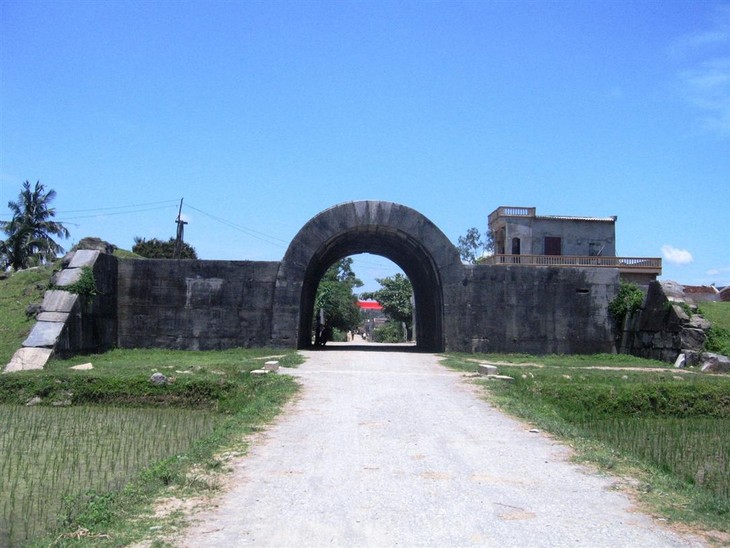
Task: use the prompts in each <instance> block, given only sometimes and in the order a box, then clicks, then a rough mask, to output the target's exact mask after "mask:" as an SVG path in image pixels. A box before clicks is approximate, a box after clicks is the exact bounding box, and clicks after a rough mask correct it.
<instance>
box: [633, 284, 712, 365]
mask: <svg viewBox="0 0 730 548" xmlns="http://www.w3.org/2000/svg"><path fill="white" fill-rule="evenodd" d="M692 304H693V303H692V302H691V300H690V299H688V298H687V297H686V296H685V294H684V291H683V288H682V286H681V285H679V284H678V283H676V282H672V281H654V282H651V283H650V284H649V288H648V291H647V293H646V297H645V298H644V302H643V305H642V307H641V308H640V309H639V310H638V311H636V312H635V313H634V314H632V315H630V316H629V317H628V318H626V321H625V322H624V326H623V332H622V334H621V343H620V350H621V352H622V353H625V354H633V355H634V356H639V357H641V358H649V359H654V360H660V361H664V362H670V363H674V362H675V360H676V359H677V356H679V354H680V353H682V352H685V351H686V352H696V353H699V352H701V351H702V349H703V346H704V344H705V340H706V335H705V330H706V329H708V328H709V326H710V323H709V322H708V321H707V320H705V319H704V318H702V317H701V316H699V315H698V314H694V313H693V311H692V308H691V305H692Z"/></svg>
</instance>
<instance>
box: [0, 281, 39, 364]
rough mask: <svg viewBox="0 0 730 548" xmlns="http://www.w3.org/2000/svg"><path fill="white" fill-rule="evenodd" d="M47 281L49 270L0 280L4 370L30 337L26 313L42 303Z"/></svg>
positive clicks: (0, 347)
mask: <svg viewBox="0 0 730 548" xmlns="http://www.w3.org/2000/svg"><path fill="white" fill-rule="evenodd" d="M50 281H51V268H50V267H39V268H36V269H32V270H24V271H22V272H17V273H14V274H10V277H9V278H7V279H5V280H0V314H1V315H2V320H1V321H0V367H5V364H6V363H8V362H9V361H10V358H12V357H13V354H14V353H15V351H16V350H17V349H18V348H20V345H21V343H22V342H23V340H25V338H26V337H27V336H28V333H30V329H31V327H33V324H34V323H35V319H32V318H28V317H27V316H26V315H25V309H26V307H27V306H28V305H29V304H31V303H40V302H41V301H42V300H43V294H44V293H45V291H46V288H47V287H48V284H49V283H50Z"/></svg>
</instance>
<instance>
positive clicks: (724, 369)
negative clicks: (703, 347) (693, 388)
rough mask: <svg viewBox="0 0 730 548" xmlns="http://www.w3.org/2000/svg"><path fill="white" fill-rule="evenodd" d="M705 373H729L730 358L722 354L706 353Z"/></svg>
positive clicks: (703, 361) (704, 361) (703, 360)
mask: <svg viewBox="0 0 730 548" xmlns="http://www.w3.org/2000/svg"><path fill="white" fill-rule="evenodd" d="M700 371H702V372H703V373H728V372H730V358H728V357H727V356H723V355H722V354H714V353H712V352H705V353H704V354H702V368H701V369H700Z"/></svg>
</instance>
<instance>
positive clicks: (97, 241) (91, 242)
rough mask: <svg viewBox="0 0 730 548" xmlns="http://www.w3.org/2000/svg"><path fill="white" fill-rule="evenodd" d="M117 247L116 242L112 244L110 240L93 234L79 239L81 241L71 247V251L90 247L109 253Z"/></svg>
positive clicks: (93, 249)
mask: <svg viewBox="0 0 730 548" xmlns="http://www.w3.org/2000/svg"><path fill="white" fill-rule="evenodd" d="M116 248H117V246H115V245H114V244H110V243H109V242H107V241H105V240H102V239H101V238H95V237H92V236H89V237H86V238H81V240H79V243H77V244H76V245H75V246H73V247H72V248H71V251H72V252H73V251H76V250H78V249H90V250H92V251H101V252H102V253H108V254H109V255H111V254H113V253H114V250H115V249H116Z"/></svg>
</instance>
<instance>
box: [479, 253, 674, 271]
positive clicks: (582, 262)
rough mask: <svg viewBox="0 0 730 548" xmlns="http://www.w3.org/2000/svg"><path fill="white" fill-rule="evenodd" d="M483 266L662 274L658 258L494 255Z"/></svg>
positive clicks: (486, 259)
mask: <svg viewBox="0 0 730 548" xmlns="http://www.w3.org/2000/svg"><path fill="white" fill-rule="evenodd" d="M482 264H495V265H520V266H568V267H570V266H573V267H575V266H585V267H598V268H618V269H619V270H620V271H622V272H636V273H639V272H641V273H646V274H656V275H659V274H661V273H662V260H661V259H660V258H656V257H603V256H597V257H588V256H576V255H492V256H490V257H486V258H485V259H484V260H483V262H482Z"/></svg>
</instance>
